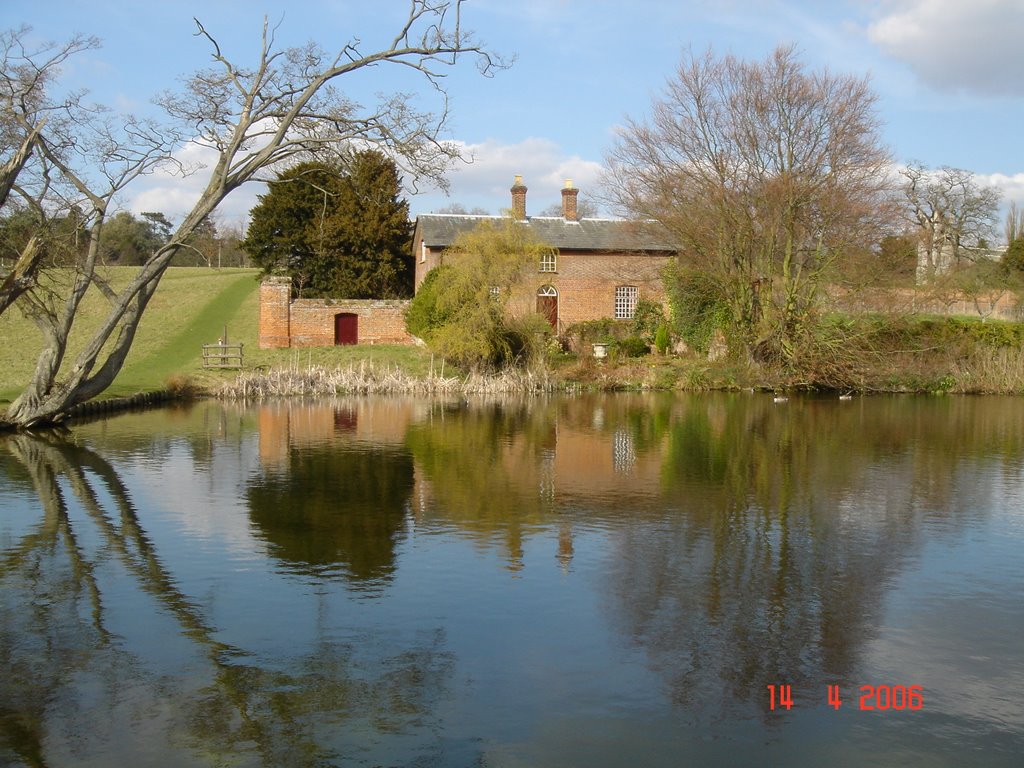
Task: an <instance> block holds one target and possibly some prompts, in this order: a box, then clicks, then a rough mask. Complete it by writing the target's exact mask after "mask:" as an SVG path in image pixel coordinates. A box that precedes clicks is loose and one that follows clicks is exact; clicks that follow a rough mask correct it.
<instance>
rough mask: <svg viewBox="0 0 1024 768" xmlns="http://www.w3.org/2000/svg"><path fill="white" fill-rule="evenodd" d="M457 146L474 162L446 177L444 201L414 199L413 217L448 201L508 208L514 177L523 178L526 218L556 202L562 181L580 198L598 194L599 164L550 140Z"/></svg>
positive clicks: (497, 210)
mask: <svg viewBox="0 0 1024 768" xmlns="http://www.w3.org/2000/svg"><path fill="white" fill-rule="evenodd" d="M459 148H460V150H461V151H462V152H463V154H464V155H465V156H467V157H472V158H473V161H472V162H471V163H469V164H460V165H459V166H458V167H457V168H456V169H455V170H454V171H453V172H452V173H451V174H450V175H449V177H448V178H449V181H450V182H451V191H450V194H449V196H448V198H445V197H444V196H443V195H441V194H440V193H432V194H423V195H418V196H417V197H415V198H413V199H412V200H411V201H410V207H411V208H412V211H413V214H414V215H415V214H416V213H427V212H429V211H432V210H436V209H437V208H442V207H444V206H446V205H450V204H451V203H460V204H462V205H464V206H466V207H467V208H475V207H477V208H483V209H484V210H487V211H490V212H491V213H495V214H496V213H500V212H501V211H502V210H504V209H507V208H509V207H511V205H512V198H511V196H510V193H509V189H510V187H511V186H512V183H513V180H514V179H515V177H516V176H517V175H518V176H522V177H523V184H525V185H526V187H527V188H528V189H529V192H528V194H527V204H526V205H527V212H528V213H530V214H536V213H538V212H539V211H541V210H543V209H545V208H547V207H549V206H550V205H552V204H554V203H560V202H561V200H562V196H561V193H560V190H561V189H562V187H563V185H564V183H565V180H566V179H572V180H573V186H575V187H576V188H578V189H579V190H580V196H581V198H583V197H589V198H591V199H593V196H594V195H596V194H597V191H598V190H597V187H598V180H599V178H600V175H601V170H602V166H601V164H600V163H599V162H597V161H594V160H587V159H585V158H582V157H580V156H579V155H572V154H568V153H566V152H564V151H563V150H562V148H561V147H560V146H559V145H558V144H556V143H555V142H553V141H551V140H549V139H544V138H528V139H524V140H523V141H520V142H517V143H515V144H503V143H501V142H499V141H496V140H493V139H488V140H486V141H484V142H481V143H478V144H468V143H460V144H459Z"/></svg>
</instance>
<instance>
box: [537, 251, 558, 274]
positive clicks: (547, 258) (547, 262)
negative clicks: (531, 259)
mask: <svg viewBox="0 0 1024 768" xmlns="http://www.w3.org/2000/svg"><path fill="white" fill-rule="evenodd" d="M540 271H541V272H557V271H558V254H557V253H555V252H554V251H552V252H550V253H542V254H541V256H540Z"/></svg>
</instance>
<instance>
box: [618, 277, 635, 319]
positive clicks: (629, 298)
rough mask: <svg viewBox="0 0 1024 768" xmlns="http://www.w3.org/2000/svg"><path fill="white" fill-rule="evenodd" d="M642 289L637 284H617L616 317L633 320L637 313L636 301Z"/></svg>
mask: <svg viewBox="0 0 1024 768" xmlns="http://www.w3.org/2000/svg"><path fill="white" fill-rule="evenodd" d="M639 298H640V289H639V288H638V287H637V286H635V285H617V286H615V319H616V320H632V319H633V316H634V315H635V314H636V303H637V301H638V300H639Z"/></svg>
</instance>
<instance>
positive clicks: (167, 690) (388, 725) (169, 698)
mask: <svg viewBox="0 0 1024 768" xmlns="http://www.w3.org/2000/svg"><path fill="white" fill-rule="evenodd" d="M1022 553H1024V400H1019V399H1010V398H984V399H983V398H953V397H929V398H911V397H878V398H857V399H854V400H852V401H840V400H838V399H831V398H827V399H826V398H821V399H813V398H808V399H800V398H793V399H790V401H789V402H786V403H775V402H773V400H772V398H771V397H770V396H765V395H755V394H745V393H744V394H730V395H725V394H715V395H685V396H684V395H675V396H673V395H653V394H651V395H648V394H636V395H634V394H619V395H594V396H576V397H553V398H550V399H524V400H518V399H500V400H499V399H478V400H474V399H470V400H466V399H454V400H450V401H443V400H426V399H421V400H415V399H402V398H377V399H371V398H352V399H337V400H330V401H326V400H318V401H308V402H302V401H291V402H274V403H262V404H255V405H247V406H244V405H239V404H228V403H219V402H201V403H197V404H193V405H189V406H177V407H172V408H165V409H156V410H150V411H144V412H135V413H127V414H122V415H118V416H115V417H111V418H108V419H105V420H100V421H94V422H91V423H82V424H78V425H75V426H74V427H73V428H72V429H71V430H70V432H69V433H68V434H67V435H64V436H60V437H58V436H47V435H42V436H29V435H17V436H6V437H0V764H2V765H13V766H36V765H50V766H67V765H75V766H110V765H140V766H141V765H145V766H192V765H196V766H204V765H210V766H214V765H216V766H220V765H231V766H264V765H265V766H307V765H309V766H328V765H339V766H342V765H343V766H459V767H461V766H509V767H519V766H553V767H554V766H558V767H561V766H588V767H593V766H631V765H643V766H679V765H732V766H744V765H751V766H754V765H769V764H771V765H787V766H821V765H828V766H830V768H837V767H838V766H854V765H856V766H862V765H895V764H899V765H907V766H963V765H971V766H1004V765H1007V766H1008V765H1019V760H1020V755H1021V754H1022V753H1024V696H1022V694H1021V692H1022V691H1024V599H1022V595H1024V556H1022Z"/></svg>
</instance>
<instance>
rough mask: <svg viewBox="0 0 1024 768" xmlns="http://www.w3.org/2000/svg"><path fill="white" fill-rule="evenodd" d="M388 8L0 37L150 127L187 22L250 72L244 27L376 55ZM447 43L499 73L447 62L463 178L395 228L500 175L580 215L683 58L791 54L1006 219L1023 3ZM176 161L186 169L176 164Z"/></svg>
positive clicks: (529, 13) (583, 7)
mask: <svg viewBox="0 0 1024 768" xmlns="http://www.w3.org/2000/svg"><path fill="white" fill-rule="evenodd" d="M408 5H409V4H408V1H407V0H291V1H290V2H278V1H277V0H243V1H238V0H205V1H204V2H194V1H193V0H174V1H173V2H165V3H150V2H128V1H127V0H120V1H119V0H90V2H88V3H83V2H81V1H80V0H78V1H77V2H66V1H65V0H47V1H46V2H40V1H39V0H0V23H2V26H3V27H4V28H12V27H18V26H20V25H22V24H27V25H29V26H31V27H32V28H33V32H32V34H33V35H36V36H38V38H40V39H49V40H55V41H61V40H65V39H67V38H68V37H69V36H70V35H72V34H74V33H76V32H80V33H84V34H89V35H96V36H98V37H100V38H101V39H102V41H103V46H102V48H100V49H99V50H95V51H89V52H86V53H83V54H79V55H78V56H76V57H75V58H74V59H73V60H72V61H71V62H69V64H68V65H67V66H66V67H65V70H64V72H63V73H62V78H63V82H64V83H65V84H66V85H68V86H73V87H85V88H88V89H89V91H90V93H91V96H92V98H93V99H94V100H95V101H97V102H100V103H103V104H107V105H110V106H111V107H114V108H116V109H123V110H130V111H135V112H141V113H147V112H150V113H151V112H152V111H153V110H154V109H155V107H154V106H153V105H152V101H151V100H152V98H153V97H154V96H155V95H157V94H158V93H160V92H162V91H166V90H169V89H170V90H173V89H175V88H176V87H179V85H180V83H181V81H182V79H183V78H185V77H186V76H187V75H188V74H190V73H191V72H193V71H194V70H196V69H199V68H202V67H205V66H207V65H209V63H210V48H209V44H208V43H207V42H206V41H204V40H203V39H201V38H199V37H196V36H195V35H194V32H195V22H194V21H193V17H197V18H199V20H200V21H202V23H203V24H204V26H205V27H206V28H207V30H208V31H210V33H211V34H212V35H214V36H215V37H216V38H217V40H218V42H219V43H220V44H221V47H222V49H223V50H224V52H225V53H226V54H228V55H229V56H230V57H232V58H233V59H234V60H235V61H236V62H238V63H239V64H244V63H251V62H255V60H256V56H257V55H258V53H259V45H260V36H261V31H262V26H263V19H264V17H268V18H269V19H270V20H271V22H272V23H276V24H277V25H278V27H277V30H278V31H277V41H278V44H279V45H280V46H281V47H285V46H291V45H301V44H304V43H306V42H308V41H311V40H312V41H315V42H317V43H319V44H320V45H321V46H322V47H324V48H325V49H328V50H332V51H333V50H340V49H341V48H342V47H343V46H344V45H345V43H347V42H349V41H350V40H351V39H352V38H359V39H361V40H362V41H363V44H364V46H365V47H366V49H367V50H369V49H371V48H374V47H375V46H374V44H375V43H376V44H377V46H382V45H384V44H385V43H386V42H390V39H391V38H392V37H393V36H394V34H395V32H396V31H397V29H398V28H399V26H400V25H401V22H402V21H403V20H404V18H405V15H406V13H407V11H408ZM465 24H466V26H468V27H469V28H470V29H472V30H473V31H474V32H475V33H476V34H477V36H478V37H479V39H481V40H482V41H483V42H485V43H486V44H487V46H488V47H489V48H490V49H492V50H495V51H497V52H498V53H500V54H502V55H504V56H506V57H508V58H514V63H513V64H512V66H511V67H510V68H508V69H507V70H504V71H500V72H497V73H496V74H495V75H494V76H493V77H482V76H480V75H479V74H478V73H477V71H476V69H475V67H474V66H473V63H472V62H471V61H469V60H466V61H465V62H463V63H462V64H460V65H458V66H456V67H455V68H454V69H453V70H451V72H450V75H449V77H448V78H447V88H448V91H449V93H450V96H451V117H450V125H449V131H448V135H447V136H446V138H448V139H449V140H452V141H455V142H457V143H458V144H459V145H460V147H461V148H462V150H463V151H464V153H465V155H466V156H467V157H471V158H472V162H469V163H462V164H459V166H458V167H457V168H456V169H454V170H453V171H452V172H451V173H450V174H449V175H448V180H449V184H450V191H449V194H448V195H447V196H446V195H445V194H444V193H443V192H441V191H439V190H436V189H425V190H420V191H416V192H414V191H413V190H409V194H408V199H409V203H410V210H411V212H412V214H413V215H414V216H415V215H417V214H419V213H427V212H430V211H435V210H438V209H440V208H443V207H445V206H449V205H452V204H454V203H458V204H461V205H463V206H465V207H467V208H481V209H484V210H487V211H489V212H491V213H499V212H501V210H503V209H507V208H508V207H509V206H510V195H509V187H511V186H512V183H513V179H514V176H515V175H516V174H520V175H522V177H523V182H524V183H525V184H526V186H527V187H528V188H529V193H528V200H527V209H528V212H529V213H532V214H535V213H539V212H540V211H541V210H542V209H545V208H548V207H549V206H551V205H553V204H557V203H558V202H559V200H560V199H561V198H560V195H559V189H560V188H561V187H562V186H563V184H564V181H565V179H569V178H571V179H573V183H574V185H575V186H576V187H578V188H579V189H580V198H581V200H583V199H587V198H592V197H596V196H597V195H598V193H599V191H600V188H599V184H600V177H601V171H602V166H603V163H604V158H605V156H606V154H607V153H608V152H609V150H610V148H611V146H612V144H613V142H614V139H615V134H616V130H618V129H620V128H621V127H622V126H623V125H624V124H625V122H626V121H627V120H628V119H636V120H642V119H643V118H644V117H645V116H646V115H647V114H649V112H650V107H651V104H652V101H653V100H654V99H656V98H658V97H659V96H660V95H661V94H662V92H663V90H664V87H665V83H666V81H667V80H668V79H669V78H670V77H671V76H672V74H673V72H674V70H675V69H676V67H677V66H678V65H679V62H680V60H681V58H682V56H683V54H684V53H685V52H686V51H688V50H692V51H694V52H697V53H702V52H703V51H705V50H706V49H708V48H710V49H711V50H712V51H713V52H714V53H715V54H717V55H725V54H732V55H735V56H738V57H741V58H745V59H755V60H759V59H763V58H765V57H766V56H767V55H768V54H769V53H770V52H771V51H772V50H773V49H774V48H776V47H777V46H778V45H780V44H794V45H796V47H797V49H798V50H799V52H800V55H801V58H802V60H803V61H804V62H805V63H806V65H807V66H808V67H809V68H811V69H815V70H818V69H823V68H827V69H828V70H829V71H830V72H834V73H846V74H853V75H856V76H867V77H868V78H869V79H870V82H871V85H872V87H873V89H874V91H875V93H876V94H877V96H878V112H879V116H880V118H881V121H882V123H883V134H882V135H883V139H884V140H885V142H886V143H887V144H888V147H889V150H890V151H891V153H892V156H893V158H894V161H895V162H897V163H905V162H908V161H916V162H920V163H923V164H924V165H925V166H928V167H940V166H953V167H957V168H963V169H966V170H969V171H971V172H973V173H974V174H976V179H977V180H978V181H979V182H980V183H983V184H991V185H994V186H997V187H998V188H999V189H1000V190H1001V191H1002V193H1003V195H1004V200H1005V201H1007V202H1008V201H1010V200H1016V201H1018V202H1019V203H1022V204H1024V140H1022V138H1021V136H1022V130H1021V127H1022V126H1024V43H1022V42H1021V41H1022V40H1024V0H970V2H968V1H967V0H628V2H627V0H468V2H467V5H466V8H465ZM410 74H411V73H410V72H409V71H408V70H407V69H405V68H401V67H386V66H385V67H376V68H374V69H373V70H370V71H367V73H365V74H361V75H360V78H361V79H357V78H352V79H351V81H350V82H346V81H345V80H344V78H343V79H342V81H339V83H338V85H339V87H341V88H342V89H344V90H346V91H349V92H351V93H353V94H354V95H355V96H356V97H357V98H359V99H361V100H364V101H368V100H370V99H372V97H373V94H376V93H393V92H395V91H409V90H410V89H414V90H417V92H419V91H422V92H423V95H424V98H429V97H430V92H429V89H428V88H427V87H425V84H424V83H423V82H422V81H418V80H415V79H411V78H410ZM183 157H186V158H188V159H190V160H197V159H198V160H200V161H201V160H202V159H203V158H202V157H201V156H199V155H197V154H196V151H195V148H194V147H193V148H186V149H183ZM202 185H203V174H202V172H198V173H196V174H195V175H194V176H192V177H189V178H184V179H182V178H179V177H171V176H167V175H159V174H158V175H154V176H150V177H146V178H144V179H141V180H140V181H139V182H138V183H137V184H136V185H134V186H133V187H132V188H131V190H130V191H129V194H128V195H127V196H126V198H125V199H124V200H123V201H121V204H122V205H123V207H125V208H127V209H129V210H131V211H133V212H135V213H141V212H142V211H152V210H158V211H162V212H164V213H165V214H167V215H168V216H169V217H170V218H172V220H180V218H181V217H182V216H183V214H184V213H185V211H187V210H188V208H189V207H190V204H191V202H192V201H193V200H194V199H195V197H196V196H197V193H198V190H199V189H200V188H201V187H202ZM260 191H262V190H261V188H260V185H247V186H246V187H244V188H243V189H241V190H237V191H236V192H233V193H232V195H231V196H229V198H228V199H227V200H225V201H224V203H223V204H222V207H221V210H220V213H219V216H220V220H221V222H223V223H225V224H228V225H243V226H244V224H245V222H246V221H247V214H248V211H249V209H250V208H251V207H252V205H253V204H254V203H255V199H256V194H258V193H259V192H260Z"/></svg>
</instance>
